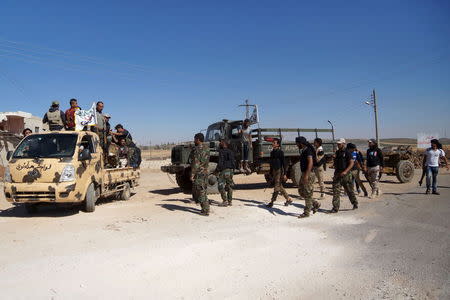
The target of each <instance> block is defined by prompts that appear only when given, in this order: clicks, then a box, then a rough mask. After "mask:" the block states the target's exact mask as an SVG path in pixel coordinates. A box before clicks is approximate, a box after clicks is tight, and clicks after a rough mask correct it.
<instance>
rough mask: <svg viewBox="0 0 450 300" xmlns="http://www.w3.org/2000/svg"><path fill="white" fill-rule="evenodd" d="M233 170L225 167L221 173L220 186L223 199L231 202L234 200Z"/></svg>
mask: <svg viewBox="0 0 450 300" xmlns="http://www.w3.org/2000/svg"><path fill="white" fill-rule="evenodd" d="M233 173H234V172H233V170H231V169H225V170H223V171H221V172H220V173H219V180H218V187H219V192H220V195H221V196H222V200H223V201H224V202H228V203H231V201H232V200H233V186H234V182H233Z"/></svg>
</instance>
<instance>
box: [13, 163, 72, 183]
mask: <svg viewBox="0 0 450 300" xmlns="http://www.w3.org/2000/svg"><path fill="white" fill-rule="evenodd" d="M71 162H72V159H71V158H63V159H60V158H43V159H40V158H34V159H28V158H19V159H14V158H13V159H11V160H10V161H9V170H10V172H11V179H12V182H14V183H30V184H32V183H59V179H60V177H61V174H62V171H63V170H64V167H65V166H66V165H68V164H70V163H71Z"/></svg>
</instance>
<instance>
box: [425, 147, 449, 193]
mask: <svg viewBox="0 0 450 300" xmlns="http://www.w3.org/2000/svg"><path fill="white" fill-rule="evenodd" d="M441 157H442V158H443V159H444V161H445V165H446V167H447V170H448V169H449V167H448V161H447V158H446V157H445V152H444V150H442V145H441V143H439V140H437V139H432V140H431V147H430V148H428V149H427V151H426V152H425V156H424V165H425V167H426V169H427V190H426V192H425V194H429V193H430V188H432V191H433V194H434V195H439V192H438V191H437V175H438V173H439V160H440V158H441Z"/></svg>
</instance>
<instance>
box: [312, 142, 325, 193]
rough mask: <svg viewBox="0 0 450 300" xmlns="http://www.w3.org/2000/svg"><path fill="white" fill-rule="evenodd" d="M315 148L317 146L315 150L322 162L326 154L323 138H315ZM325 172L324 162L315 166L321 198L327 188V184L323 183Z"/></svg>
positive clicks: (317, 157) (319, 160) (318, 159)
mask: <svg viewBox="0 0 450 300" xmlns="http://www.w3.org/2000/svg"><path fill="white" fill-rule="evenodd" d="M314 148H315V152H316V159H317V161H318V162H321V161H322V159H323V158H324V156H325V153H324V152H323V147H322V139H321V138H316V139H315V140H314ZM323 173H324V168H323V163H322V164H320V165H318V166H317V167H315V168H314V174H315V175H316V177H317V182H318V183H319V188H320V198H321V199H322V198H323V196H324V190H325V184H324V183H323Z"/></svg>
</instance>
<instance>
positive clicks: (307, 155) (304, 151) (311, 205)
mask: <svg viewBox="0 0 450 300" xmlns="http://www.w3.org/2000/svg"><path fill="white" fill-rule="evenodd" d="M295 142H296V143H297V147H298V148H299V149H300V150H301V151H300V170H301V171H302V176H301V178H300V182H299V184H298V192H299V194H300V196H301V197H302V198H305V209H304V211H303V213H302V214H301V215H299V216H298V217H299V218H307V217H309V215H310V213H311V210H312V212H313V213H314V214H315V213H316V212H317V210H318V209H319V207H320V203H319V202H317V201H316V200H313V192H314V180H315V178H314V177H315V176H314V162H315V164H316V165H317V158H316V157H315V155H316V150H315V149H314V148H313V146H312V145H311V144H310V143H308V141H307V140H306V138H305V137H303V136H300V137H297V138H296V139H295Z"/></svg>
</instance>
